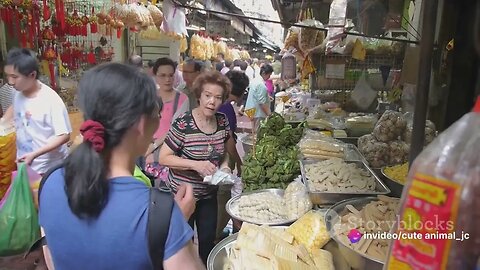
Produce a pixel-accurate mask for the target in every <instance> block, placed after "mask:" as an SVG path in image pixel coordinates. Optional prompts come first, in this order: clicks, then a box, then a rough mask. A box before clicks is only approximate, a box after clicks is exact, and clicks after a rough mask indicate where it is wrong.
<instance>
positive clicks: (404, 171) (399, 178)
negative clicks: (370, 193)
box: [384, 162, 408, 185]
mask: <svg viewBox="0 0 480 270" xmlns="http://www.w3.org/2000/svg"><path fill="white" fill-rule="evenodd" d="M384 171H385V174H386V175H387V176H388V177H389V178H390V179H392V180H394V181H395V182H398V183H400V184H402V185H404V184H405V181H406V180H407V176H408V162H407V163H404V164H402V165H395V166H391V167H386V168H385V170H384Z"/></svg>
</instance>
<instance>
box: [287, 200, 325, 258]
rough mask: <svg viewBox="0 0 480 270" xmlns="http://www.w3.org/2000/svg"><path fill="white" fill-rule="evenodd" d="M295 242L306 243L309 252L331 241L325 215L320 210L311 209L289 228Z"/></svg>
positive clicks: (288, 230)
mask: <svg viewBox="0 0 480 270" xmlns="http://www.w3.org/2000/svg"><path fill="white" fill-rule="evenodd" d="M287 232H289V233H290V234H292V235H293V237H294V239H295V242H296V243H298V244H302V245H304V246H305V247H306V248H307V250H308V251H309V252H313V251H314V250H316V249H321V248H322V247H323V246H324V245H325V244H327V243H328V241H330V235H329V233H328V231H327V226H326V225H325V218H324V216H323V215H322V214H321V213H320V212H318V211H313V210H312V211H310V212H308V213H306V214H305V215H303V216H302V217H301V218H299V219H298V220H297V221H295V223H293V224H292V225H290V227H288V228H287Z"/></svg>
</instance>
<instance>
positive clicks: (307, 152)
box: [298, 132, 345, 159]
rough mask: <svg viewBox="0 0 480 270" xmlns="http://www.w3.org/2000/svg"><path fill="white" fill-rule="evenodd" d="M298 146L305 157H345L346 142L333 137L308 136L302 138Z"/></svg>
mask: <svg viewBox="0 0 480 270" xmlns="http://www.w3.org/2000/svg"><path fill="white" fill-rule="evenodd" d="M318 133H319V132H318ZM298 146H299V148H300V152H301V153H302V155H303V156H304V157H305V158H309V159H330V158H343V159H344V158H345V153H344V149H345V144H344V143H343V142H341V141H338V140H335V139H333V138H331V137H319V136H317V137H312V136H306V137H304V138H303V139H302V140H300V142H299V143H298Z"/></svg>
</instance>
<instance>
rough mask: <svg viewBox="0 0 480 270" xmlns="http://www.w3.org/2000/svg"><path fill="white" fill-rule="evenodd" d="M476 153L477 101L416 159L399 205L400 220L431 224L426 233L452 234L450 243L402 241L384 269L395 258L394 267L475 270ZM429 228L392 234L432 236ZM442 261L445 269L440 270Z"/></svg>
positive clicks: (479, 144) (478, 217)
mask: <svg viewBox="0 0 480 270" xmlns="http://www.w3.org/2000/svg"><path fill="white" fill-rule="evenodd" d="M479 149H480V98H478V100H477V104H476V107H475V110H474V112H471V113H468V114H466V115H464V116H463V117H462V118H461V119H459V120H458V121H457V122H455V123H454V124H453V125H451V126H450V127H449V128H448V129H447V130H445V131H444V132H442V133H441V134H440V135H439V136H438V137H437V138H436V139H435V140H434V141H433V142H432V143H431V144H429V145H428V146H427V147H426V148H425V149H424V150H423V151H422V152H421V153H420V155H419V156H418V157H417V158H416V159H415V161H414V162H413V164H412V166H411V168H410V171H409V174H408V180H407V184H406V186H405V188H404V190H403V195H402V200H401V208H400V211H399V218H400V220H406V219H407V218H412V217H413V218H415V217H421V224H424V225H425V224H429V223H430V224H434V225H433V226H430V228H431V227H434V231H435V233H438V234H447V235H448V234H450V233H452V232H454V233H455V235H454V236H453V239H451V240H450V238H440V239H430V238H429V239H427V238H425V237H423V239H420V240H416V241H415V242H412V244H411V245H408V247H406V246H404V245H402V243H401V241H400V240H394V241H393V243H392V245H391V246H392V248H391V250H390V255H389V260H388V261H387V263H386V264H385V267H386V268H385V269H395V267H394V266H393V264H394V263H392V261H393V258H395V265H398V264H399V263H402V264H405V266H410V267H413V266H416V265H419V264H421V265H428V266H431V268H432V269H475V267H476V266H477V260H478V258H479V256H480V246H479V245H478V243H479V242H480V231H479V230H478V227H479V225H480V212H479V211H478V208H479V206H480V197H479V196H478V194H479V192H480V185H479V183H480V162H479V160H480V151H479ZM423 190H425V192H422V191H423ZM426 205H428V206H429V207H426ZM442 224H443V225H442ZM407 225H408V224H407ZM430 228H428V227H426V226H422V227H421V228H420V229H418V228H417V226H415V229H414V230H413V229H411V227H403V228H402V227H400V228H398V227H397V228H394V229H397V230H400V231H404V230H409V232H410V233H411V232H412V231H414V232H415V233H419V234H425V233H428V232H431V230H429V229H430ZM465 233H468V234H469V235H468V236H469V238H468V239H465V238H464V236H466V234H465ZM456 239H457V240H458V239H461V241H455V240H456ZM424 247H429V250H432V252H431V254H429V255H424V254H425V253H422V252H421V251H422V250H424ZM446 247H448V248H446ZM407 251H408V252H407ZM442 261H443V263H445V264H444V265H445V266H444V267H443V268H441V267H440V266H438V263H439V262H442ZM422 269H426V268H422Z"/></svg>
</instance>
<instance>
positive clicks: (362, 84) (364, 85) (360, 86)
mask: <svg viewBox="0 0 480 270" xmlns="http://www.w3.org/2000/svg"><path fill="white" fill-rule="evenodd" d="M376 98H377V92H376V91H375V90H373V89H372V87H370V85H369V84H368V82H367V80H366V79H365V72H362V75H361V76H360V79H358V81H357V84H355V88H354V89H353V91H352V100H353V101H354V102H355V105H357V107H358V108H360V109H362V110H366V109H368V108H369V107H370V105H372V103H373V101H374V100H375V99H376Z"/></svg>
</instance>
